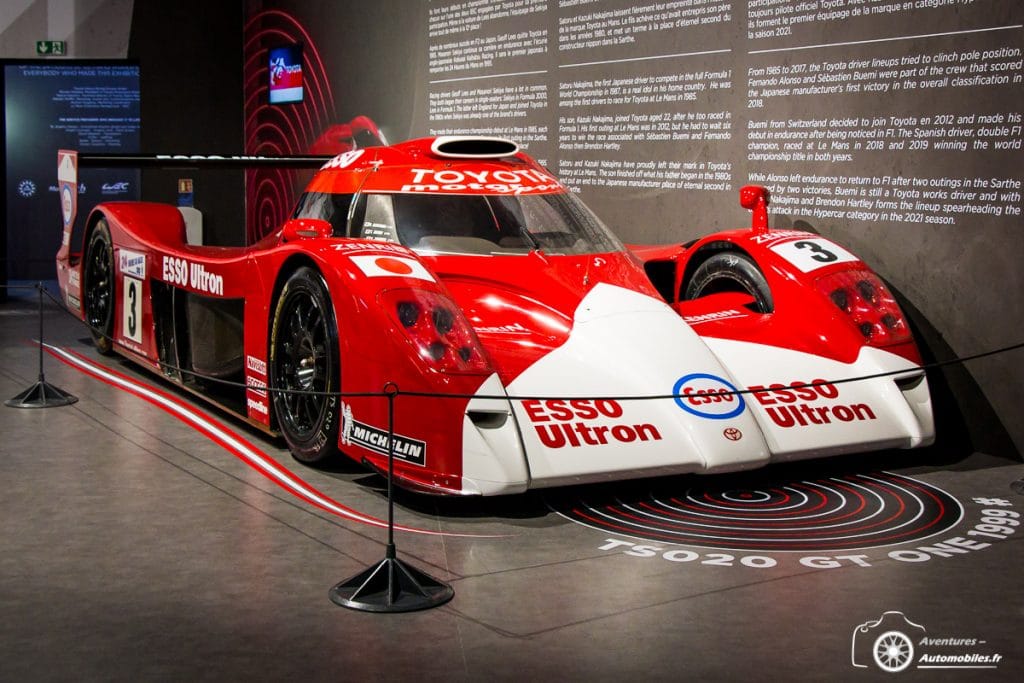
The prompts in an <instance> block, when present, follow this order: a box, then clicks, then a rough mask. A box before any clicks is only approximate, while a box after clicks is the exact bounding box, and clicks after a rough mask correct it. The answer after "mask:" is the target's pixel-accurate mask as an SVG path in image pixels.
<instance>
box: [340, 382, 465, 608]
mask: <svg viewBox="0 0 1024 683" xmlns="http://www.w3.org/2000/svg"><path fill="white" fill-rule="evenodd" d="M398 393H399V391H398V386H397V385H396V384H395V383H394V382H388V383H387V384H385V385H384V395H385V396H386V397H387V400H388V540H387V546H386V548H385V551H384V559H383V560H381V561H380V562H378V563H377V564H375V565H373V566H371V567H368V568H367V569H364V570H363V571H361V572H359V573H358V574H356V575H355V576H353V577H351V578H349V579H346V580H345V581H342V582H341V583H339V584H337V585H335V586H334V587H333V588H331V590H330V591H329V593H328V595H329V596H330V598H331V601H332V602H334V603H335V604H338V605H341V606H342V607H348V608H349V609H354V610H360V611H363V612H413V611H415V610H421V609H429V608H431V607H437V606H439V605H443V604H444V603H446V602H448V601H449V600H451V599H452V597H453V596H454V595H455V591H454V590H453V589H452V587H451V586H450V585H448V584H447V583H444V582H442V581H438V580H437V579H435V578H434V577H432V576H430V575H429V574H426V573H424V572H423V571H421V570H419V569H416V568H415V567H413V566H412V565H409V564H406V563H405V562H402V561H401V560H399V559H398V552H397V550H396V548H395V499H394V479H395V399H396V398H397V397H398Z"/></svg>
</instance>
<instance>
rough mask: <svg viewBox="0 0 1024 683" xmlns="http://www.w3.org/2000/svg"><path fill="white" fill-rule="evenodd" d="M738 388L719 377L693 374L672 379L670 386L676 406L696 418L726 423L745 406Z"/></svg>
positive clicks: (701, 373)
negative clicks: (672, 382)
mask: <svg viewBox="0 0 1024 683" xmlns="http://www.w3.org/2000/svg"><path fill="white" fill-rule="evenodd" d="M738 391H739V390H738V389H737V388H736V387H734V386H733V385H732V384H730V383H729V382H727V381H725V380H724V379H722V378H721V377H716V376H715V375H709V374H707V373H704V372H696V373H693V374H690V375H685V376H683V377H680V378H679V379H678V380H676V383H675V386H673V387H672V394H673V395H674V396H675V401H676V405H677V406H679V407H680V408H682V409H683V410H685V411H686V412H688V413H690V414H691V415H696V416H697V417H704V418H707V419H709V420H728V419H729V418H733V417H736V416H737V415H739V414H740V413H742V412H743V409H744V408H746V407H747V404H746V401H744V400H743V396H742V395H741V394H739V393H738Z"/></svg>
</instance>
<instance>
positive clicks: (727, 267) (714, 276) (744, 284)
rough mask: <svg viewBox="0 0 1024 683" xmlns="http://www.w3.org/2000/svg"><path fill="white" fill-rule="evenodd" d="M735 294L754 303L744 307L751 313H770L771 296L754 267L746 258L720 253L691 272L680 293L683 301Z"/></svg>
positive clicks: (732, 253) (741, 255)
mask: <svg viewBox="0 0 1024 683" xmlns="http://www.w3.org/2000/svg"><path fill="white" fill-rule="evenodd" d="M726 292H739V293H741V294H749V295H750V296H752V297H753V298H754V301H753V302H752V303H750V304H748V307H749V308H750V309H751V310H753V311H754V312H755V313H771V312H772V310H773V304H772V293H771V289H770V288H769V287H768V281H767V280H766V279H765V277H764V274H762V273H761V271H760V270H759V269H758V267H757V264H756V263H754V260H753V259H751V258H750V257H749V256H747V255H746V254H741V253H739V252H735V251H724V252H721V253H718V254H715V255H714V256H711V257H710V258H709V259H708V260H706V261H704V263H702V264H700V266H698V267H697V270H695V271H694V272H693V275H692V276H691V277H690V280H689V282H687V283H686V288H685V290H684V293H683V298H684V299H686V300H691V299H698V298H700V297H702V296H708V295H709V294H722V293H726Z"/></svg>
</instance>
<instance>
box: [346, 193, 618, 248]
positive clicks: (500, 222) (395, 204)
mask: <svg viewBox="0 0 1024 683" xmlns="http://www.w3.org/2000/svg"><path fill="white" fill-rule="evenodd" d="M348 234H349V235H350V236H352V237H362V238H364V239H378V240H385V241H392V242H399V243H401V244H404V245H405V246H407V247H410V248H411V249H415V250H416V251H421V252H429V253H446V254H515V253H527V252H529V251H532V250H534V249H540V250H543V251H544V252H546V253H550V254H600V253H608V252H613V251H621V250H622V249H623V246H622V243H621V242H620V241H619V240H618V238H616V237H615V235H613V234H612V232H611V231H610V230H609V229H608V228H607V227H605V225H604V224H603V223H601V221H600V220H599V219H598V218H597V217H596V216H595V215H594V214H593V213H591V212H590V210H589V209H587V207H586V206H584V204H583V203H582V202H581V201H579V200H578V199H576V198H575V197H573V196H572V195H570V194H564V193H563V194H544V195H529V196H522V195H521V196H511V195H441V194H365V195H362V196H361V197H360V198H359V200H358V202H357V203H356V205H355V206H353V210H352V215H351V217H350V223H349V233H348Z"/></svg>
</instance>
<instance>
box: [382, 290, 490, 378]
mask: <svg viewBox="0 0 1024 683" xmlns="http://www.w3.org/2000/svg"><path fill="white" fill-rule="evenodd" d="M381 304H382V305H383V306H384V308H385V310H386V311H388V312H389V313H390V314H391V316H392V318H393V319H394V320H395V322H396V323H398V328H399V329H400V330H401V331H402V332H404V333H405V334H406V335H407V336H408V338H409V340H410V341H411V342H412V344H413V346H414V347H415V349H416V353H417V355H419V357H420V358H422V359H423V360H424V361H425V362H426V363H427V364H428V365H430V366H431V367H433V368H435V369H437V370H440V371H441V372H453V373H490V372H491V371H492V370H491V364H490V362H489V361H488V359H487V356H486V355H485V354H484V351H483V348H482V347H481V346H480V341H479V340H478V339H477V337H476V333H475V332H473V329H472V328H471V327H470V326H469V322H468V321H467V320H466V318H465V316H463V315H462V314H461V313H460V312H459V309H458V307H457V306H456V305H455V303H454V302H453V301H452V300H451V299H449V298H448V297H447V296H445V295H444V294H441V293H438V292H431V291H428V290H425V289H392V290H388V291H386V292H382V293H381Z"/></svg>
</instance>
